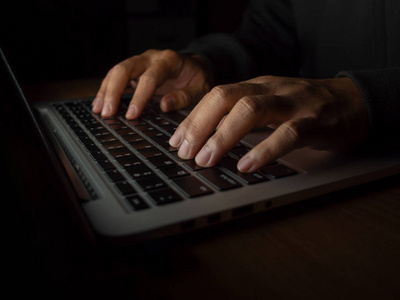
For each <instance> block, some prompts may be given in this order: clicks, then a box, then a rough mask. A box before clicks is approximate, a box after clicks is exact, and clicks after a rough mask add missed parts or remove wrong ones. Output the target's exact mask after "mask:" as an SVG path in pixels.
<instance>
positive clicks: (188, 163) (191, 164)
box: [183, 159, 206, 171]
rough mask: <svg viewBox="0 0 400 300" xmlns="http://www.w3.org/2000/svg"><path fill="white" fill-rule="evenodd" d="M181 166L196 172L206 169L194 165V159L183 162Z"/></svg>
mask: <svg viewBox="0 0 400 300" xmlns="http://www.w3.org/2000/svg"><path fill="white" fill-rule="evenodd" d="M183 164H184V165H185V166H186V167H188V168H189V169H190V170H192V171H198V170H203V169H206V168H205V167H200V166H199V165H198V164H196V161H195V160H194V159H191V160H185V161H184V162H183Z"/></svg>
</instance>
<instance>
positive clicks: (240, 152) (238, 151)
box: [229, 147, 250, 159]
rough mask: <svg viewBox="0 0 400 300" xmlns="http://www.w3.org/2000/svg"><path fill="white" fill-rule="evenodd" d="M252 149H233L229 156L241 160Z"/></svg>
mask: <svg viewBox="0 0 400 300" xmlns="http://www.w3.org/2000/svg"><path fill="white" fill-rule="evenodd" d="M249 150H250V149H248V148H245V147H239V148H234V149H232V150H231V151H230V152H229V154H231V155H232V156H233V157H235V158H237V159H241V158H242V157H243V156H244V155H245V154H246V153H247V152H249Z"/></svg>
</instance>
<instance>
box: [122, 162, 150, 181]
mask: <svg viewBox="0 0 400 300" xmlns="http://www.w3.org/2000/svg"><path fill="white" fill-rule="evenodd" d="M126 171H127V172H128V173H129V175H131V176H132V178H134V179H137V178H141V177H146V176H152V175H154V173H153V171H152V170H151V169H150V168H149V167H148V166H145V165H141V166H135V167H132V168H127V169H126Z"/></svg>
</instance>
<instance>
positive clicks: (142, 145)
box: [130, 139, 153, 150]
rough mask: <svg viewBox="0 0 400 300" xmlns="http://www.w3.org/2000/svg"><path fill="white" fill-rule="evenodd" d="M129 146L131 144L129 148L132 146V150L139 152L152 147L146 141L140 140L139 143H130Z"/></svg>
mask: <svg viewBox="0 0 400 300" xmlns="http://www.w3.org/2000/svg"><path fill="white" fill-rule="evenodd" d="M130 144H131V146H132V147H133V148H135V149H136V150H140V149H145V148H151V147H153V145H152V144H151V143H150V142H148V141H146V140H144V139H142V140H140V141H136V142H133V143H130Z"/></svg>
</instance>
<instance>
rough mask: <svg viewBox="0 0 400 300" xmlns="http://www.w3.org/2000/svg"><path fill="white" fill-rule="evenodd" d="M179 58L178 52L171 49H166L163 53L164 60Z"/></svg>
mask: <svg viewBox="0 0 400 300" xmlns="http://www.w3.org/2000/svg"><path fill="white" fill-rule="evenodd" d="M178 56H179V54H178V53H177V52H175V51H174V50H171V49H165V50H162V52H161V57H162V58H164V59H174V60H175V59H176V58H177V57H178Z"/></svg>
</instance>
